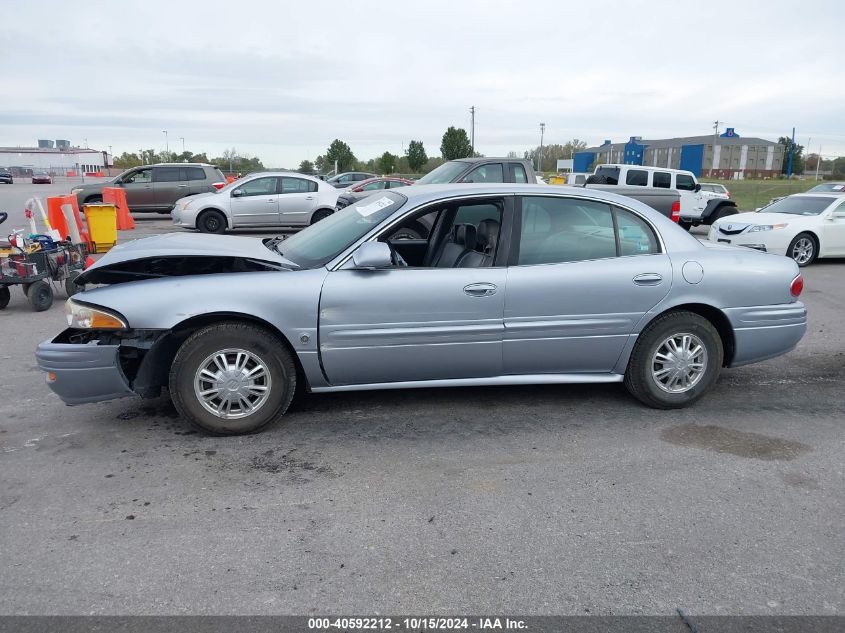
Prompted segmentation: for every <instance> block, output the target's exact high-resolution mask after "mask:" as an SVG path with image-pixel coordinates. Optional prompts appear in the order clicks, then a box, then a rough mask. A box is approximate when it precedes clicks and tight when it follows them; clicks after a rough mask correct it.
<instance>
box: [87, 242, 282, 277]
mask: <svg viewBox="0 0 845 633" xmlns="http://www.w3.org/2000/svg"><path fill="white" fill-rule="evenodd" d="M294 268H297V265H296V264H294V263H293V262H291V261H290V260H288V259H285V258H284V257H282V256H281V255H279V254H278V253H277V252H276V251H274V250H271V249H269V248H267V247H266V246H265V245H264V242H263V241H262V240H261V239H259V238H254V237H235V236H231V235H206V234H202V233H170V234H167V235H155V236H153V237H145V238H142V239H140V240H132V241H131V242H126V243H125V244H118V245H117V246H115V247H113V248H112V249H111V250H110V251H109V252H108V253H106V254H105V255H104V256H103V257H101V258H100V259H98V260H97V261H96V262H94V263H93V264H92V265H91V266H90V267H89V268H88V269H86V270H85V271H84V272H83V273H82V274H81V275H80V276H79V277H78V278H77V283H80V284H89V283H95V284H99V283H107V284H110V283H120V282H122V281H136V280H138V279H145V278H146V279H149V278H154V277H167V276H182V275H193V274H210V273H220V272H247V271H255V270H279V269H294Z"/></svg>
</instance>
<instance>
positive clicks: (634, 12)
mask: <svg viewBox="0 0 845 633" xmlns="http://www.w3.org/2000/svg"><path fill="white" fill-rule="evenodd" d="M843 32H845V3H842V2H839V1H837V0H831V1H823V0H805V1H803V2H801V3H800V4H799V3H796V2H794V1H790V2H780V1H776V0H766V1H765V2H764V1H761V0H758V1H750V0H733V1H732V2H722V1H715V0H709V1H705V2H692V1H684V0H675V1H663V0H651V1H648V2H635V1H614V0H603V1H602V2H594V1H588V0H581V1H580V2H561V1H560V0H558V1H557V2H544V1H535V2H513V1H510V2H502V1H497V0H486V1H479V2H476V1H471V0H466V1H464V0H451V1H449V2H444V1H440V0H425V1H424V2H415V3H404V2H371V1H368V0H357V1H356V2H343V1H335V0H319V1H317V2H309V3H302V2H280V1H278V0H276V1H266V2H259V1H250V0H241V1H239V2H232V1H231V0H228V1H227V2H216V1H215V0H203V1H202V2H193V1H192V2H187V1H185V2H182V1H178V0H170V1H168V2H159V1H157V0H144V1H143V2H139V3H117V2H110V3H100V4H97V5H95V4H89V3H80V2H67V1H66V0H65V1H61V2H53V1H51V0H46V1H45V0H39V1H38V2H26V3H14V4H10V5H9V6H6V8H5V9H4V10H3V18H2V21H0V53H2V55H0V58H2V59H3V70H2V72H0V146H31V145H34V144H35V141H36V139H38V138H52V139H56V138H64V139H70V140H71V141H72V142H73V143H74V144H79V145H83V143H84V140H83V139H87V143H88V145H89V146H90V147H94V148H98V149H108V147H109V146H112V147H113V149H114V152H115V153H118V154H119V153H120V152H123V151H137V150H138V149H139V148H151V147H152V148H156V149H164V145H165V135H164V134H163V133H162V130H168V137H169V143H170V149H176V150H181V147H182V141H181V140H180V138H184V139H185V140H184V143H185V148H186V149H189V150H192V151H195V152H202V151H205V152H207V153H208V154H209V155H210V156H213V155H219V154H220V153H221V152H222V151H223V149H224V148H226V147H236V148H237V149H238V150H239V151H240V152H247V153H251V154H254V155H258V156H259V157H260V158H261V159H262V160H263V161H264V163H265V165H268V166H276V167H286V166H289V167H295V166H296V165H298V164H299V161H301V160H302V159H305V158H307V159H311V160H313V159H314V158H315V157H316V156H317V155H318V154H321V153H323V152H324V151H325V149H326V147H327V146H328V144H329V143H330V142H331V141H332V139H334V138H341V139H343V140H345V141H346V142H348V143H349V144H350V146H351V147H352V149H353V151H354V152H355V154H356V156H358V157H359V158H371V157H374V156H376V155H379V154H381V153H382V152H384V151H385V150H389V151H391V152H393V153H400V152H401V151H402V150H403V148H404V147H405V146H406V145H407V142H408V141H409V140H410V139H420V140H422V141H423V142H424V143H425V146H426V149H427V150H428V153H429V155H436V154H439V148H440V138H441V136H442V134H443V131H444V130H445V129H446V127H448V126H450V125H456V126H463V127H466V128H469V122H470V115H469V107H470V106H471V105H474V106H475V107H476V108H477V116H476V147H477V149H478V150H479V151H481V152H482V153H484V154H486V155H495V154H505V153H506V152H508V151H511V150H514V151H522V150H524V149H527V148H529V147H533V146H536V145H537V144H538V143H539V123H540V122H541V121H543V122H545V123H546V136H545V139H546V142H547V143H564V142H566V141H567V140H569V139H571V138H573V137H577V138H580V139H583V140H586V141H587V142H589V143H590V144H594V143H599V142H601V140H603V139H605V138H609V139H613V140H614V141H619V140H626V139H627V138H628V137H629V136H632V135H639V136H643V137H645V138H660V137H669V136H687V135H695V134H709V133H712V131H713V127H712V126H713V121H715V120H716V119H719V120H720V121H724V123H723V124H722V125H721V126H720V127H721V129H724V127H725V125H727V126H731V127H734V128H736V130H737V132H738V133H739V134H741V135H744V136H762V137H764V138H770V139H773V140H776V139H777V137H778V136H781V135H786V134H788V133H789V131H790V130H791V128H792V127H793V126H795V127H797V128H798V132H797V140H798V142H799V143H802V144H805V145H806V144H807V142H808V138H812V142H811V150H812V151H818V147H819V145H821V146H822V153H823V155H828V154H841V155H845V116H843V114H845V80H843V61H842V34H843Z"/></svg>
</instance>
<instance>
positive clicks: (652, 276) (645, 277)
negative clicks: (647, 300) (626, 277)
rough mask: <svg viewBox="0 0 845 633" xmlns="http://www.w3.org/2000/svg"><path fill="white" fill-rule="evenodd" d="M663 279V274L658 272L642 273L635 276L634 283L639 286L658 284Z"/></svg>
mask: <svg viewBox="0 0 845 633" xmlns="http://www.w3.org/2000/svg"><path fill="white" fill-rule="evenodd" d="M661 281H663V276H662V275H658V274H657V273H642V274H641V275H637V276H636V277H634V283H635V284H637V285H638V286H657V285H659V284H660V282H661Z"/></svg>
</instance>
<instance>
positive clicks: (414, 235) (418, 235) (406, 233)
mask: <svg viewBox="0 0 845 633" xmlns="http://www.w3.org/2000/svg"><path fill="white" fill-rule="evenodd" d="M421 228H422V227H419V226H417V224H414V225H413V226H405V227H402V228H401V229H399V230H398V231H396V233H394V234H393V235H391V236H390V239H391V240H421V239H423V236H424V235H425V230H424V229H423V230H421Z"/></svg>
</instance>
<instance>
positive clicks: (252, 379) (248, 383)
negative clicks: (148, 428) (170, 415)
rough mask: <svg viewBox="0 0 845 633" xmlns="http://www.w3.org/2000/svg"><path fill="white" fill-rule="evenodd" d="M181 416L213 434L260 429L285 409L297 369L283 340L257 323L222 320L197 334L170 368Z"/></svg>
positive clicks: (172, 393) (172, 390)
mask: <svg viewBox="0 0 845 633" xmlns="http://www.w3.org/2000/svg"><path fill="white" fill-rule="evenodd" d="M169 386H170V396H171V398H173V404H174V405H175V406H176V409H177V410H178V411H179V413H180V414H181V415H182V416H183V417H185V418H187V419H188V421H190V422H191V423H192V424H194V425H195V426H198V427H199V428H201V429H202V430H204V431H206V432H208V433H211V434H214V435H241V434H244V433H254V432H256V431H259V430H261V429H262V428H264V427H265V426H267V425H268V424H270V423H271V422H273V421H274V420H276V419H278V418H279V417H281V416H282V415H283V414H284V412H285V411H287V408H288V406H289V405H290V402H291V399H292V398H293V394H294V391H295V390H296V366H295V365H294V361H293V358H292V356H291V354H290V352H288V350H287V347H286V346H285V344H284V342H283V341H282V340H280V339H279V337H278V336H276V335H274V334H271V333H270V332H268V331H267V330H264V329H262V328H260V327H257V326H255V325H250V324H247V323H238V322H224V323H218V324H215V325H210V326H208V327H205V328H202V329H201V330H198V331H197V332H195V333H194V334H192V335H191V336H190V337H189V338H188V339H187V340H186V341H185V342H184V343H183V344H182V347H180V348H179V351H178V352H177V353H176V358H175V359H174V360H173V365H172V366H171V369H170V381H169Z"/></svg>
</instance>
